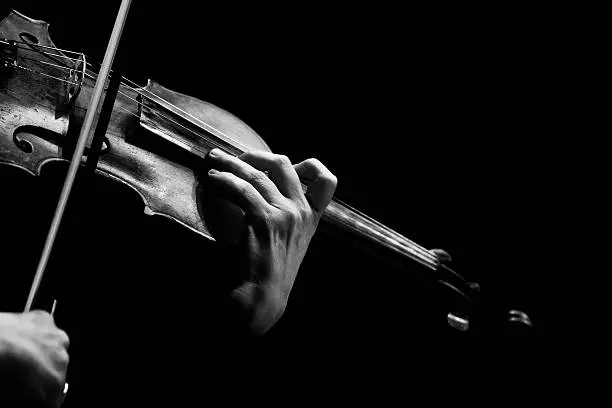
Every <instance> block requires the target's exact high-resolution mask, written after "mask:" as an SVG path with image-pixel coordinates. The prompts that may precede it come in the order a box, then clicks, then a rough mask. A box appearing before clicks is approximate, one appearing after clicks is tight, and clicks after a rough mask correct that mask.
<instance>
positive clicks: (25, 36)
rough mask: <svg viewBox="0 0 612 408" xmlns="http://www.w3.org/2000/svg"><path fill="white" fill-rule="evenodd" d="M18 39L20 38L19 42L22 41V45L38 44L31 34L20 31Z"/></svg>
mask: <svg viewBox="0 0 612 408" xmlns="http://www.w3.org/2000/svg"><path fill="white" fill-rule="evenodd" d="M19 38H21V41H23V42H24V43H28V42H29V43H32V44H38V38H36V37H34V36H33V35H32V34H30V33H27V32H25V31H22V32H21V33H19Z"/></svg>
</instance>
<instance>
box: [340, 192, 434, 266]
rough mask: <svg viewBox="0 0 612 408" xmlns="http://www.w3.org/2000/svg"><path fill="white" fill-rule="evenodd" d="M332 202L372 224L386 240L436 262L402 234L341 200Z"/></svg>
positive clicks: (428, 253)
mask: <svg viewBox="0 0 612 408" xmlns="http://www.w3.org/2000/svg"><path fill="white" fill-rule="evenodd" d="M334 201H335V202H336V203H338V204H339V205H341V206H343V207H345V208H346V209H348V210H349V211H351V212H353V213H354V214H355V215H357V216H358V217H360V218H362V219H364V220H367V221H368V222H370V223H372V224H374V225H375V226H376V227H377V228H378V229H379V230H380V231H382V232H384V233H386V236H387V237H388V238H390V239H392V240H396V241H398V242H399V243H400V244H403V245H407V246H409V247H412V248H413V249H415V250H416V251H417V252H419V253H420V254H422V255H423V256H424V257H425V258H427V259H429V260H431V261H432V262H437V260H438V257H437V256H436V255H435V254H433V253H432V252H431V251H429V250H428V249H426V248H424V247H422V246H421V245H419V244H417V243H416V242H414V241H412V240H410V239H409V238H407V237H405V236H403V235H402V234H400V233H398V232H396V231H394V230H393V229H391V228H389V227H388V226H386V225H384V224H382V223H381V222H379V221H377V220H375V219H373V218H372V217H370V216H368V215H367V214H364V213H363V212H361V211H359V210H357V209H356V208H354V207H352V206H350V205H348V204H346V203H344V202H342V201H341V200H338V199H336V198H334Z"/></svg>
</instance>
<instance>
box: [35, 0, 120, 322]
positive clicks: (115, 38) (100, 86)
mask: <svg viewBox="0 0 612 408" xmlns="http://www.w3.org/2000/svg"><path fill="white" fill-rule="evenodd" d="M131 3H132V0H122V2H121V7H120V8H119V13H118V14H117V19H116V20H115V26H114V27H113V32H112V33H111V38H110V41H109V43H108V46H107V48H106V53H105V54H104V60H103V61H102V67H101V68H100V73H99V75H98V79H97V80H96V85H95V87H94V91H93V94H92V96H91V100H90V102H89V107H88V108H87V113H86V114H85V120H84V123H83V125H82V126H81V133H80V135H79V139H78V141H77V145H76V149H75V150H74V154H73V155H72V159H71V161H70V167H69V168H68V175H67V176H66V179H65V181H64V186H63V188H62V193H61V195H60V198H59V201H58V203H57V208H56V210H55V215H54V216H53V221H52V223H51V228H50V229H49V234H48V235H47V240H46V241H45V246H44V249H43V252H42V255H41V257H40V261H39V263H38V267H37V269H36V275H35V276H34V281H33V282H32V286H31V288H30V294H29V296H28V300H27V302H26V306H25V310H24V311H25V312H29V311H30V309H31V308H32V303H33V302H34V298H35V297H36V294H37V292H38V288H39V287H40V283H41V281H42V278H43V275H44V273H45V268H46V266H47V262H48V260H49V256H50V255H51V250H52V249H53V244H54V242H55V237H56V236H57V232H58V229H59V226H60V223H61V221H62V217H63V215H64V210H65V208H66V204H67V203H68V198H69V196H70V191H71V190H72V186H73V185H74V181H75V178H76V173H77V170H78V169H79V165H80V164H81V160H82V159H83V152H84V151H85V146H86V144H87V140H88V138H89V135H90V133H91V131H92V126H93V123H94V119H95V118H96V115H97V112H98V107H99V105H100V101H101V99H102V93H103V91H104V86H105V84H106V78H107V77H108V74H109V72H110V68H111V66H112V64H113V60H114V58H115V53H116V51H117V46H118V45H119V40H120V39H121V33H122V32H123V27H124V25H125V20H126V18H127V13H128V10H129V8H130V4H131Z"/></svg>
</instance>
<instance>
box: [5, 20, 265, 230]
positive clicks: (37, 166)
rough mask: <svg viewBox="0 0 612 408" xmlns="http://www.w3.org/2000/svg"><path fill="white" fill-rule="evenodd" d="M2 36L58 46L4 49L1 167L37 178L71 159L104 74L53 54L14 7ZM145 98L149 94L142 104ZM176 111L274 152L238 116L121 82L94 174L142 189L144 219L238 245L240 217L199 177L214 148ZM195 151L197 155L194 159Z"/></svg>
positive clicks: (38, 26) (35, 24) (44, 33)
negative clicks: (55, 163)
mask: <svg viewBox="0 0 612 408" xmlns="http://www.w3.org/2000/svg"><path fill="white" fill-rule="evenodd" d="M0 38H4V39H7V40H14V41H19V42H26V43H31V44H32V45H33V46H37V45H38V46H45V47H50V48H45V49H47V50H53V51H49V52H48V53H47V54H45V53H41V52H40V49H39V48H36V47H34V48H30V49H27V48H26V47H24V46H20V47H14V48H12V47H10V46H6V47H5V49H4V53H3V62H4V63H3V67H4V68H3V70H2V73H1V75H2V77H1V79H0V81H1V82H0V83H1V84H2V86H1V87H0V112H1V115H0V163H5V164H8V165H12V166H16V167H18V168H21V169H23V170H25V171H27V172H29V173H31V174H33V175H39V174H40V172H41V169H42V167H43V166H44V165H45V164H46V163H49V162H52V161H70V159H71V156H72V153H73V151H74V144H75V141H76V139H77V137H78V133H79V130H80V128H81V125H82V123H83V119H84V116H85V113H86V110H87V106H88V104H89V99H90V98H91V91H92V89H93V87H94V85H95V80H96V73H95V72H94V71H92V70H90V69H89V68H86V67H85V66H86V65H88V64H87V63H86V62H84V61H85V57H84V56H83V57H81V58H74V56H68V55H66V54H64V53H63V52H61V51H59V50H55V49H56V47H55V45H54V43H53V41H52V40H51V38H50V36H49V24H48V23H46V22H44V21H40V20H34V19H31V18H29V17H27V16H25V15H23V14H20V13H18V12H16V11H13V12H12V13H11V14H10V15H9V16H7V17H6V18H4V20H3V21H2V22H1V23H0ZM49 54H54V55H49ZM74 60H76V61H74ZM84 67H85V68H84ZM143 93H144V94H146V95H149V96H150V97H149V98H142V97H141V94H143ZM153 98H155V100H154V99H153ZM158 101H159V103H156V102H158ZM166 106H169V107H170V108H166ZM177 110H178V111H180V112H181V113H187V114H189V115H191V116H192V117H193V118H194V120H197V121H198V125H199V126H202V123H204V124H205V125H208V126H210V127H211V128H213V129H216V130H218V131H220V132H222V133H223V134H225V135H230V136H231V138H232V139H234V140H236V141H238V142H239V143H240V144H242V145H244V146H246V147H248V148H250V149H257V150H265V151H271V150H270V148H269V147H268V145H267V144H266V143H265V141H264V140H263V139H262V138H261V137H260V136H259V135H258V134H257V133H256V132H255V131H254V130H253V129H251V128H250V127H249V126H248V125H247V124H246V123H244V122H243V121H241V120H240V119H239V118H237V117H236V116H234V115H232V114H231V113H229V112H227V111H225V110H223V109H221V108H219V107H217V106H215V105H213V104H211V103H208V102H204V101H201V100H199V99H197V98H194V97H192V96H188V95H184V94H181V93H179V92H174V91H172V90H170V89H167V88H164V87H163V86H162V85H160V84H158V83H156V82H154V81H151V80H150V81H149V83H148V84H147V85H146V86H145V87H142V88H136V87H131V86H128V85H126V84H122V85H121V86H120V89H119V93H118V95H117V98H116V101H115V106H114V108H113V112H112V115H111V120H110V122H109V124H108V127H107V130H106V137H105V140H104V143H103V147H102V150H101V153H100V157H99V161H98V165H97V169H96V172H97V173H98V174H99V175H102V176H104V177H107V178H110V179H113V180H116V181H118V182H121V183H123V184H125V185H127V186H129V187H131V188H132V189H133V190H134V191H136V192H137V193H138V194H139V195H140V197H141V198H142V200H143V201H144V204H145V213H146V214H149V215H153V214H155V215H162V216H165V217H168V218H170V219H172V220H174V221H176V222H178V223H180V224H182V225H184V226H185V227H187V228H189V229H191V230H193V231H195V232H196V233H198V234H200V235H202V236H204V237H206V238H210V239H215V238H213V235H214V234H213V232H212V231H211V229H214V231H215V233H216V236H217V238H218V237H222V238H223V239H224V241H226V242H235V241H236V240H237V239H238V238H239V234H240V231H241V229H242V222H241V217H240V216H241V214H242V213H241V211H239V209H238V208H237V207H235V206H233V205H232V204H230V203H228V202H227V201H225V200H222V199H220V198H217V197H208V196H207V195H206V192H205V189H204V188H202V186H201V185H200V182H199V180H198V177H197V174H196V171H197V168H198V163H196V162H197V161H198V160H200V159H203V157H204V156H205V155H206V153H207V152H208V151H209V150H210V149H211V148H212V147H214V146H212V145H211V144H210V143H209V142H208V141H207V140H205V139H204V138H201V137H199V135H198V134H191V136H189V135H190V133H189V132H186V130H185V129H189V128H193V124H192V123H189V121H186V120H184V119H183V118H181V117H180V116H178V115H176V114H175V112H176V111H177ZM90 139H91V137H90ZM90 144H91V140H90V141H89V144H88V146H89V145H90ZM185 146H188V149H189V152H186V151H185V150H184V147H185ZM196 149H197V153H198V154H196V155H194V154H190V152H194V151H195V150H196ZM86 160H87V149H86V151H85V155H84V157H83V163H85V162H86ZM211 206H212V207H211ZM213 207H214V208H215V210H216V211H217V212H215V217H213V218H214V219H213V220H212V221H211V222H210V223H207V219H208V218H210V217H208V215H207V214H208V213H207V212H206V210H205V209H206V208H213ZM219 211H222V212H223V213H224V214H225V215H227V217H225V216H223V217H221V219H222V220H223V225H224V226H223V228H221V227H219V228H216V229H215V227H214V222H215V220H217V219H218V215H219V213H218V212H219ZM208 224H211V225H208ZM218 225H219V226H220V225H221V223H220V222H219V224H218ZM228 225H230V226H231V225H233V226H234V227H229V228H228Z"/></svg>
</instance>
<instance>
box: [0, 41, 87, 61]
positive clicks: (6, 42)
mask: <svg viewBox="0 0 612 408" xmlns="http://www.w3.org/2000/svg"><path fill="white" fill-rule="evenodd" d="M0 42H2V43H4V44H7V45H10V44H11V42H13V43H15V44H25V45H29V46H31V47H41V48H48V49H51V50H55V51H60V52H68V53H70V54H77V55H81V54H82V53H81V52H77V51H71V50H64V49H61V48H57V47H51V46H48V45H42V44H31V43H28V42H25V41H19V40H8V39H6V38H3V39H0ZM23 48H25V47H23ZM26 49H27V48H26ZM56 56H58V57H59V56H60V55H59V54H56Z"/></svg>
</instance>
